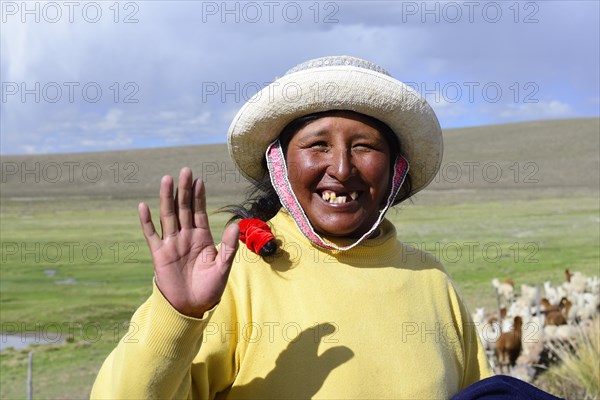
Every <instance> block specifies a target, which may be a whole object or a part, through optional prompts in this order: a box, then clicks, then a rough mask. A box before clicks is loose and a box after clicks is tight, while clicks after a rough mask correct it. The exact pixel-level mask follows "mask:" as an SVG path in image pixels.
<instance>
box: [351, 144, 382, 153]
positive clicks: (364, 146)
mask: <svg viewBox="0 0 600 400" xmlns="http://www.w3.org/2000/svg"><path fill="white" fill-rule="evenodd" d="M353 147H354V149H356V150H360V151H368V150H376V149H377V148H376V147H375V146H374V145H373V144H372V143H357V144H355V145H354V146H353Z"/></svg>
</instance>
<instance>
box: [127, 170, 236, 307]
mask: <svg viewBox="0 0 600 400" xmlns="http://www.w3.org/2000/svg"><path fill="white" fill-rule="evenodd" d="M173 186H174V184H173V178H172V177H170V176H164V177H163V178H162V180H161V182H160V224H161V227H162V238H161V237H160V236H159V235H158V233H157V232H156V229H155V227H154V224H153V222H152V217H151V215H150V208H149V207H148V205H147V204H145V203H140V205H139V216H140V223H141V225H142V230H143V232H144V236H145V237H146V241H147V243H148V247H149V248H150V251H151V252H152V260H153V263H154V273H155V275H156V282H157V285H158V288H159V289H160V291H161V292H162V294H163V295H164V296H165V298H166V299H167V300H168V301H169V303H171V305H172V306H173V307H174V308H175V309H176V310H177V311H179V312H180V313H181V314H184V315H187V316H190V317H196V318H199V317H201V316H202V315H203V314H204V313H205V312H206V311H207V310H209V309H210V308H212V307H213V306H214V305H215V304H217V303H218V302H219V300H220V299H221V296H222V294H223V290H224V289H225V285H226V283H227V278H228V276H229V271H230V269H231V264H232V262H233V258H234V257H235V253H236V251H237V247H238V236H239V228H238V226H237V225H235V224H232V225H230V226H228V227H227V228H226V229H225V232H223V237H222V241H221V247H220V249H219V251H217V248H216V247H215V243H214V240H213V237H212V234H211V232H210V227H209V224H208V215H207V213H206V196H205V189H204V183H203V182H202V180H199V179H198V180H196V181H193V180H192V171H191V170H190V169H189V168H187V167H186V168H183V169H182V170H181V171H180V173H179V182H178V185H177V195H176V196H175V198H173Z"/></svg>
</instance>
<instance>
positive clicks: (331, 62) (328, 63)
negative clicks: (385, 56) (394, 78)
mask: <svg viewBox="0 0 600 400" xmlns="http://www.w3.org/2000/svg"><path fill="white" fill-rule="evenodd" d="M337 65H346V66H351V67H357V68H364V69H368V70H370V71H375V72H379V73H380V74H384V75H387V76H391V75H390V73H389V72H387V71H386V70H385V69H383V68H381V67H380V66H379V65H377V64H374V63H372V62H370V61H367V60H363V59H362V58H358V57H351V56H328V57H320V58H315V59H312V60H308V61H305V62H303V63H301V64H298V65H296V66H295V67H293V68H291V69H290V70H288V71H287V72H286V73H285V75H289V74H293V73H295V72H298V71H304V70H307V69H314V68H320V67H332V66H337Z"/></svg>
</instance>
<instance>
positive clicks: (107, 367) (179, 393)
mask: <svg viewBox="0 0 600 400" xmlns="http://www.w3.org/2000/svg"><path fill="white" fill-rule="evenodd" d="M219 307H220V305H217V306H216V307H214V308H213V309H211V310H209V311H207V312H206V313H205V314H204V315H203V317H202V318H201V319H196V318H191V317H187V316H184V315H182V314H180V313H178V312H177V311H176V310H175V309H174V308H173V307H172V306H171V305H170V304H169V302H168V301H167V300H166V299H165V298H164V296H163V295H162V293H161V292H160V290H159V289H158V288H157V286H156V285H155V284H154V287H153V291H152V294H151V296H150V298H149V299H148V300H147V301H146V302H145V303H144V304H143V305H142V306H141V307H140V308H139V309H138V310H137V311H136V312H135V313H134V315H133V318H132V320H131V323H130V325H129V331H128V333H127V334H126V335H125V336H124V337H123V338H122V339H121V340H120V342H119V344H118V345H117V347H116V348H115V349H114V350H113V351H112V353H111V354H110V355H109V356H108V358H107V359H106V360H105V362H104V364H103V365H102V367H101V369H100V371H99V373H98V376H97V377H96V381H95V383H94V386H93V388H92V392H91V398H92V399H115V398H119V399H126V398H136V399H142V398H145V399H152V398H161V399H170V398H178V399H180V398H207V397H208V395H209V393H212V394H213V395H214V390H209V385H210V384H211V379H212V378H211V371H212V374H213V375H214V376H216V377H217V380H220V382H218V383H219V386H221V387H224V386H227V385H228V384H230V382H223V380H224V379H233V376H234V373H233V371H232V369H233V366H232V365H231V363H230V362H229V363H228V362H224V361H223V360H222V359H221V360H219V359H217V358H218V357H215V356H214V355H213V356H212V357H211V355H210V354H206V355H205V357H208V358H211V360H210V361H209V360H202V359H201V358H200V356H199V351H200V348H201V346H202V344H203V341H204V340H203V337H204V335H205V330H206V328H207V326H208V325H209V319H210V318H211V316H212V315H213V313H214V312H215V310H216V309H217V308H219ZM217 344H218V343H217ZM221 344H222V347H223V348H222V349H215V348H214V346H215V343H213V344H212V350H211V351H213V352H214V353H215V354H216V355H217V356H220V355H223V354H229V353H230V351H232V350H233V351H234V350H235V349H234V348H232V347H231V346H227V343H224V342H222V343H221ZM209 347H210V346H209ZM225 357H228V358H229V357H231V355H226V356H225ZM210 363H212V364H213V365H212V366H213V367H214V368H212V369H211V366H209V365H208V364H210ZM213 380H214V379H213Z"/></svg>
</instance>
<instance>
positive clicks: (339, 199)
mask: <svg viewBox="0 0 600 400" xmlns="http://www.w3.org/2000/svg"><path fill="white" fill-rule="evenodd" d="M335 202H336V203H338V204H344V203H345V202H346V196H340V197H338V198H337V199H335Z"/></svg>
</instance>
